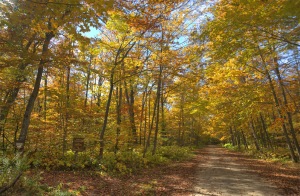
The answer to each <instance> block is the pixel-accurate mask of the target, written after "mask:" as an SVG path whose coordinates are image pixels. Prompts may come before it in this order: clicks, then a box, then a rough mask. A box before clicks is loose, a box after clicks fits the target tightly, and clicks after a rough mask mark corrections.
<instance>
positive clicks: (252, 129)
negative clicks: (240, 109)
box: [249, 119, 262, 153]
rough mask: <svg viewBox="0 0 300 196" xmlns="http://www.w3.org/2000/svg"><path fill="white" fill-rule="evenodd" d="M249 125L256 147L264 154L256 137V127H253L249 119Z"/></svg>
mask: <svg viewBox="0 0 300 196" xmlns="http://www.w3.org/2000/svg"><path fill="white" fill-rule="evenodd" d="M249 125H250V128H251V131H252V135H253V137H254V142H255V146H256V149H257V150H258V151H259V152H261V153H262V150H261V149H260V146H259V142H258V139H257V135H256V132H255V130H254V127H253V123H252V122H251V120H250V119H249Z"/></svg>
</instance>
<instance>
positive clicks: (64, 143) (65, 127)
mask: <svg viewBox="0 0 300 196" xmlns="http://www.w3.org/2000/svg"><path fill="white" fill-rule="evenodd" d="M70 71H71V68H70V66H68V71H67V107H66V108H67V109H66V116H65V118H66V122H65V126H64V140H63V157H65V151H66V138H67V131H68V119H69V113H68V110H69V99H70V95H69V91H70Z"/></svg>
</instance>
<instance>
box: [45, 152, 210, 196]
mask: <svg viewBox="0 0 300 196" xmlns="http://www.w3.org/2000/svg"><path fill="white" fill-rule="evenodd" d="M204 151H205V149H201V150H197V152H196V155H195V156H193V157H192V158H189V159H185V160H183V161H180V162H174V161H173V162H170V163H169V164H167V165H165V166H159V167H154V168H150V169H144V170H141V171H140V172H139V173H137V174H134V175H133V174H132V175H127V176H124V175H123V176H110V175H106V176H103V175H100V174H97V173H96V172H92V171H90V172H88V171H76V172H74V171H44V173H43V174H42V177H43V179H42V180H41V181H40V183H41V184H47V185H49V186H52V187H55V186H57V185H59V184H62V185H63V186H62V189H72V190H80V189H81V188H82V187H83V186H84V191H81V194H82V195H89V196H90V195H189V193H190V192H191V190H192V189H193V187H194V184H195V180H196V172H197V171H198V170H199V167H198V165H199V163H201V162H202V161H204V159H202V157H203V152H204Z"/></svg>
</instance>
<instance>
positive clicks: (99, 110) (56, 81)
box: [0, 0, 300, 166]
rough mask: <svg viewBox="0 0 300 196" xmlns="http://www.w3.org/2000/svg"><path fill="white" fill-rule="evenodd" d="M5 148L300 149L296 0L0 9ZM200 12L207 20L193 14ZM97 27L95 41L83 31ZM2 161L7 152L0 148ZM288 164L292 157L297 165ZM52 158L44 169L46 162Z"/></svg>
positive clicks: (27, 0) (107, 2) (56, 152)
mask: <svg viewBox="0 0 300 196" xmlns="http://www.w3.org/2000/svg"><path fill="white" fill-rule="evenodd" d="M0 7H1V11H0V26H1V29H0V66H1V67H0V82H1V86H0V114H1V115H0V123H1V126H0V130H1V132H0V133H1V149H2V151H3V152H10V153H11V152H13V151H15V150H16V149H15V142H16V141H25V151H32V150H34V149H37V150H38V151H40V152H43V153H45V154H47V155H51V156H47V161H45V166H47V164H51V163H49V160H50V161H53V160H54V159H55V160H57V159H63V157H65V155H66V153H67V152H68V151H69V150H71V149H72V142H73V138H84V140H85V147H86V148H85V152H84V153H87V154H88V155H89V156H90V157H92V158H94V159H97V160H101V159H103V156H105V153H107V152H114V153H118V152H120V151H134V150H140V151H141V152H143V156H144V157H145V156H146V153H147V151H151V153H152V154H155V152H156V148H157V146H158V145H160V146H161V145H180V146H184V145H197V144H198V143H204V142H208V141H230V142H232V143H233V145H238V146H240V145H241V143H243V144H244V146H245V147H246V148H248V146H251V145H252V144H253V145H255V146H256V149H257V150H258V151H260V152H261V153H264V149H266V148H269V149H275V148H278V146H281V145H284V146H286V145H287V147H288V148H289V152H290V157H291V159H292V160H293V161H294V162H297V160H299V158H300V149H299V144H298V140H299V103H300V102H299V100H300V89H299V84H300V75H299V62H300V61H299V54H298V53H299V44H300V42H299V41H300V40H299V19H300V14H299V12H297V11H296V10H297V9H296V8H299V7H300V2H298V1H292V0H278V1H271V0H269V1H261V0H253V1H245V0H233V1H232V0H230V1H228V0H218V1H200V0H199V1H196V0H195V1H183V0H176V1H174V0H172V1H171V0H170V1H169V0H168V1H166V0H164V1H159V0H143V1H133V0H132V1H131V0H128V1H121V0H120V1H118V0H116V1H111V0H102V1H94V0H93V1H91V0H85V1H79V0H62V1H51V0H46V1H31V0H12V1H5V0H4V1H1V2H0ZM203 16H205V17H203ZM91 28H93V29H97V31H98V32H99V35H97V36H95V37H94V38H90V37H87V36H85V34H84V33H86V32H89V31H90V29H91ZM8 154H9V153H8ZM297 157H298V158H297ZM53 163H54V162H53Z"/></svg>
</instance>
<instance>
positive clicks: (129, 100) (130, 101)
mask: <svg viewBox="0 0 300 196" xmlns="http://www.w3.org/2000/svg"><path fill="white" fill-rule="evenodd" d="M124 83H125V95H126V98H127V104H128V105H129V120H130V126H131V130H132V134H133V140H134V142H133V143H134V144H137V134H136V127H135V120H134V110H133V109H134V96H133V95H134V93H133V86H132V85H131V89H130V97H129V95H128V90H127V84H126V82H124Z"/></svg>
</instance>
